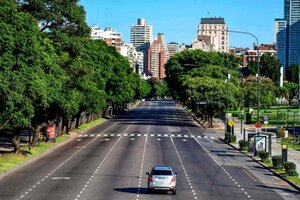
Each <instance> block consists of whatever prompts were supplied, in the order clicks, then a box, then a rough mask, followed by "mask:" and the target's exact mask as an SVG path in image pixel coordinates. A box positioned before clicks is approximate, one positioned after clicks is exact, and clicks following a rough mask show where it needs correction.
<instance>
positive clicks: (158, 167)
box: [153, 166, 171, 170]
mask: <svg viewBox="0 0 300 200" xmlns="http://www.w3.org/2000/svg"><path fill="white" fill-rule="evenodd" d="M153 169H154V170H171V167H168V166H155V167H153Z"/></svg>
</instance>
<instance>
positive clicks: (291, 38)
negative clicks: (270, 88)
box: [275, 0, 300, 71]
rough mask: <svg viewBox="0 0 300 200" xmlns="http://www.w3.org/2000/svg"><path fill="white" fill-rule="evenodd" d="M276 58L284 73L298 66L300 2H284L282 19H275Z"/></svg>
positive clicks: (288, 0) (294, 0) (290, 0)
mask: <svg viewBox="0 0 300 200" xmlns="http://www.w3.org/2000/svg"><path fill="white" fill-rule="evenodd" d="M275 33H276V49H277V56H278V59H279V61H280V63H281V64H282V66H283V69H284V71H285V70H286V68H287V67H288V66H290V65H292V64H298V65H300V53H299V52H300V0H284V18H283V19H275Z"/></svg>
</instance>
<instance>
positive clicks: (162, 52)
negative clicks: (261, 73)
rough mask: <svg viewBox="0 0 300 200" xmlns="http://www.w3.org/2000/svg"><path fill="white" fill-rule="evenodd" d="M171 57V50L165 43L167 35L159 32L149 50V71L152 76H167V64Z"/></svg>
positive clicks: (160, 77)
mask: <svg viewBox="0 0 300 200" xmlns="http://www.w3.org/2000/svg"><path fill="white" fill-rule="evenodd" d="M168 59H169V52H168V48H167V45H166V43H165V36H164V34H162V33H158V34H157V37H156V39H155V40H154V42H153V43H152V44H151V46H150V48H149V51H148V72H150V74H151V76H152V77H156V78H159V79H162V78H164V77H165V64H166V62H167V60H168Z"/></svg>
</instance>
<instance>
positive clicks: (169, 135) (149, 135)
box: [77, 133, 216, 142]
mask: <svg viewBox="0 0 300 200" xmlns="http://www.w3.org/2000/svg"><path fill="white" fill-rule="evenodd" d="M100 136H101V137H121V136H122V137H128V136H129V137H146V136H148V137H173V138H199V139H200V138H201V139H209V140H216V138H215V137H213V136H206V135H205V136H201V135H191V134H185V135H182V134H161V133H151V134H149V133H123V134H121V133H107V134H103V135H99V134H98V135H95V134H84V135H79V136H78V138H79V139H78V140H77V141H78V142H80V141H82V139H81V138H86V137H100Z"/></svg>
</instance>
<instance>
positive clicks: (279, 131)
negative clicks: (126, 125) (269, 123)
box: [276, 128, 284, 138]
mask: <svg viewBox="0 0 300 200" xmlns="http://www.w3.org/2000/svg"><path fill="white" fill-rule="evenodd" d="M276 136H277V138H284V128H279V129H277V131H276Z"/></svg>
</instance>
